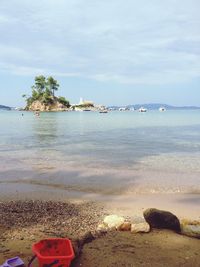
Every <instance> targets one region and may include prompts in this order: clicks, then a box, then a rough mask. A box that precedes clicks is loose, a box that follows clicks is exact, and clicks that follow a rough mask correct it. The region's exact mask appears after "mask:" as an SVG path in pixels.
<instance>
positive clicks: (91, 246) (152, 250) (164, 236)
mask: <svg viewBox="0 0 200 267" xmlns="http://www.w3.org/2000/svg"><path fill="white" fill-rule="evenodd" d="M107 212H108V210H107V211H106V210H105V208H104V207H103V206H102V205H100V204H97V203H94V202H82V203H76V204H75V203H71V202H58V201H57V202H55V201H40V200H34V201H31V200H29V201H25V200H23V201H3V202H0V213H1V217H0V252H1V253H0V262H4V261H5V260H6V259H8V258H11V257H14V256H20V257H21V258H22V259H23V260H24V261H25V263H26V264H27V263H28V261H29V260H30V258H31V256H32V251H31V246H32V244H33V243H35V242H37V241H39V240H41V239H44V238H49V237H63V238H64V237H68V238H70V239H71V240H72V241H73V244H74V245H75V250H76V248H77V247H76V241H77V240H78V239H79V240H81V239H83V238H84V236H85V235H86V236H87V235H88V232H91V233H92V234H93V237H94V238H91V239H90V238H89V240H87V241H86V243H85V244H84V246H83V247H82V248H81V253H79V254H77V258H76V259H75V261H74V262H73V263H72V266H73V267H77V266H82V267H90V266H91V267H92V266H93V267H94V266H95V267H98V266H99V267H105V266H107V267H110V266H127V267H128V266H130V267H131V266H188V267H189V266H194V267H196V266H199V260H200V253H199V242H200V241H199V240H198V239H195V238H189V237H186V236H183V235H179V234H176V233H174V232H172V231H169V230H162V231H161V230H153V231H152V232H150V233H148V234H132V233H130V232H119V231H111V232H108V233H103V234H101V235H99V234H98V235H97V234H96V228H97V226H98V224H99V223H100V222H101V221H102V219H103V217H104V216H105V215H106V214H108V213H107ZM126 218H129V217H128V216H127V217H126ZM129 219H130V218H129ZM158 250H159V254H158ZM76 252H77V251H76ZM34 266H35V265H34Z"/></svg>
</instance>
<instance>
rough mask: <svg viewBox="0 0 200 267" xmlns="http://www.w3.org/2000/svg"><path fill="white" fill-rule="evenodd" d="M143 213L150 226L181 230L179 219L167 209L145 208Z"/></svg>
mask: <svg viewBox="0 0 200 267" xmlns="http://www.w3.org/2000/svg"><path fill="white" fill-rule="evenodd" d="M143 215H144V218H145V220H146V221H147V222H148V224H149V225H150V227H151V228H159V229H171V230H174V231H176V232H180V231H181V227H180V222H179V219H178V218H177V217H176V216H175V215H174V214H172V213H171V212H169V211H164V210H158V209H147V210H145V211H144V213H143Z"/></svg>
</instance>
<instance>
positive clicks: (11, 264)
mask: <svg viewBox="0 0 200 267" xmlns="http://www.w3.org/2000/svg"><path fill="white" fill-rule="evenodd" d="M24 266H25V265H24V262H23V260H22V259H20V258H19V257H15V258H11V259H8V260H6V261H5V262H4V264H3V265H0V267H24Z"/></svg>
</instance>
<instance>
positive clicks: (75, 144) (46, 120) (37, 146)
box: [0, 110, 200, 196]
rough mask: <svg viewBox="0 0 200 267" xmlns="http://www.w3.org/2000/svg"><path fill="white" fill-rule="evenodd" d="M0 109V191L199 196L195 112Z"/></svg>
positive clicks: (198, 117)
mask: <svg viewBox="0 0 200 267" xmlns="http://www.w3.org/2000/svg"><path fill="white" fill-rule="evenodd" d="M21 114H22V113H21V112H17V111H0V193H1V194H2V193H4V194H14V193H16V192H20V193H23V192H25V191H26V192H29V191H30V192H45V191H48V192H52V193H53V192H54V191H57V192H58V191H59V190H60V192H61V191H62V192H63V191H67V192H70V191H71V192H74V193H75V194H76V193H78V194H79V195H81V196H84V195H86V194H88V193H91V192H92V193H99V194H104V195H105V194H134V193H137V194H143V193H157V192H161V193H177V192H183V193H200V110H190V111H188V110H182V111H166V112H159V111H148V112H147V113H139V112H136V111H130V112H110V113H108V114H100V113H95V112H58V113H42V114H41V116H40V117H35V116H34V115H33V113H31V112H24V116H22V115H21Z"/></svg>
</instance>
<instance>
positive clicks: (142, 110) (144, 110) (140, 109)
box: [139, 107, 147, 112]
mask: <svg viewBox="0 0 200 267" xmlns="http://www.w3.org/2000/svg"><path fill="white" fill-rule="evenodd" d="M139 112H147V109H146V108H143V107H141V108H139Z"/></svg>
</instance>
